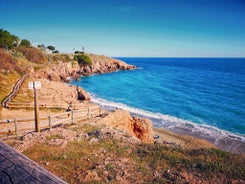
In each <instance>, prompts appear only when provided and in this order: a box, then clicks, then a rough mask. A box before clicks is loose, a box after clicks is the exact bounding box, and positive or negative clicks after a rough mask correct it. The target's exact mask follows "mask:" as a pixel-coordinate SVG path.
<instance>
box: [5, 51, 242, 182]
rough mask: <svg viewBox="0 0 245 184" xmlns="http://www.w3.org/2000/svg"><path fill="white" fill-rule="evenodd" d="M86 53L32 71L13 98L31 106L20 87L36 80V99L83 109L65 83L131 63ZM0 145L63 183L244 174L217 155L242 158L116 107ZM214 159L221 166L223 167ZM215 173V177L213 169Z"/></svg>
mask: <svg viewBox="0 0 245 184" xmlns="http://www.w3.org/2000/svg"><path fill="white" fill-rule="evenodd" d="M90 57H91V59H92V61H93V65H92V66H79V65H78V64H77V63H76V62H74V61H64V60H62V61H56V62H55V63H51V64H49V65H47V66H46V67H43V68H40V69H39V70H37V71H34V70H33V71H32V75H30V78H29V79H28V80H27V81H25V83H24V85H23V86H22V87H21V89H20V93H19V94H18V95H17V96H16V97H15V100H16V101H20V100H21V101H22V102H25V103H33V101H32V98H28V97H30V96H32V95H33V92H32V91H31V90H28V88H27V87H26V86H27V83H28V82H29V81H40V82H41V83H42V90H39V91H38V96H39V100H40V101H41V102H42V103H44V104H53V105H55V104H65V105H66V106H68V105H69V104H70V103H72V104H79V105H82V107H83V108H87V107H88V106H90V105H93V104H92V103H91V102H90V96H89V94H88V93H87V92H86V91H85V90H84V89H82V88H80V87H76V86H72V85H69V83H66V82H67V81H69V80H70V79H71V78H77V77H80V76H87V75H92V74H101V73H109V72H114V71H117V70H131V69H135V68H136V67H135V66H132V65H128V64H126V63H124V62H122V61H119V60H116V59H112V58H108V57H105V56H97V55H92V54H91V55H90ZM65 110H66V109H63V111H64V112H65ZM3 111H4V113H2V116H1V118H2V119H12V118H14V117H16V115H18V116H19V115H22V116H23V115H24V116H25V117H32V116H33V112H32V111H28V110H8V109H4V110H3ZM50 113H54V114H55V112H50V111H48V110H43V111H42V110H41V111H40V114H41V115H47V114H50ZM6 142H7V143H8V144H10V145H12V146H13V147H14V148H15V149H17V150H19V151H20V152H23V153H24V154H25V155H27V156H28V157H30V158H31V159H33V160H34V161H36V162H37V163H39V164H40V165H42V166H43V167H45V168H46V169H48V170H49V171H50V172H52V173H54V174H56V175H57V176H59V177H60V178H62V179H64V180H65V181H67V182H69V183H93V182H102V183H105V182H111V183H147V182H148V183H151V182H152V181H154V182H155V183H224V182H226V183H241V182H243V180H242V179H244V177H241V175H242V174H241V173H242V169H240V168H242V165H240V166H239V169H240V170H241V171H240V170H239V174H240V175H239V176H238V178H236V177H235V178H234V177H233V173H234V172H231V171H230V170H232V169H233V168H234V167H236V166H234V164H230V165H229V164H226V163H223V160H222V159H232V160H233V161H235V162H234V163H235V164H236V163H238V162H242V163H244V159H242V158H241V159H240V158H239V159H237V158H236V156H235V157H233V156H232V155H231V156H229V158H228V157H227V156H226V155H227V153H225V152H222V151H219V150H217V151H216V150H215V146H214V145H212V144H210V143H208V142H207V141H205V140H202V139H197V138H194V137H191V136H185V135H180V134H175V133H173V132H170V131H166V130H164V129H160V128H154V127H152V122H151V121H150V120H149V119H145V118H140V117H137V116H132V115H131V114H130V113H129V112H127V111H123V110H120V109H115V110H113V111H106V113H104V114H100V115H99V116H96V117H92V118H91V119H88V120H85V121H77V122H75V123H74V124H71V125H62V127H57V128H54V129H52V130H51V131H43V132H41V133H40V134H39V133H34V132H33V133H29V134H26V135H23V136H21V137H20V138H19V139H17V140H15V139H9V140H6ZM216 162H219V163H220V164H223V165H224V166H222V167H223V168H219V165H218V164H216ZM213 164H215V165H213ZM225 164H226V165H225ZM236 165H237V164H236ZM229 167H231V168H229ZM219 169H221V170H219ZM222 169H223V170H222ZM216 171H217V172H219V174H216V173H214V172H216ZM212 173H213V174H212ZM223 173H228V174H229V175H226V174H223ZM210 175H213V176H212V177H210Z"/></svg>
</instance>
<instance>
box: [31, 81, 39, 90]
mask: <svg viewBox="0 0 245 184" xmlns="http://www.w3.org/2000/svg"><path fill="white" fill-rule="evenodd" d="M41 87H42V86H41V82H39V81H35V88H36V89H41ZM28 88H29V89H34V86H33V82H29V83H28Z"/></svg>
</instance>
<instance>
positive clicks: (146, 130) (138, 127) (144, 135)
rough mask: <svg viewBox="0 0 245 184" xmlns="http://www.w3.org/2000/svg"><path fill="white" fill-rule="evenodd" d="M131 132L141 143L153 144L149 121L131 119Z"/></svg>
mask: <svg viewBox="0 0 245 184" xmlns="http://www.w3.org/2000/svg"><path fill="white" fill-rule="evenodd" d="M133 120H134V123H133V132H134V134H135V135H136V137H138V138H139V139H140V140H141V141H142V142H145V143H153V138H152V137H151V136H150V135H151V130H152V122H151V121H150V120H149V119H142V118H139V117H133Z"/></svg>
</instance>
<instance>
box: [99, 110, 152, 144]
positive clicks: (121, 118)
mask: <svg viewBox="0 0 245 184" xmlns="http://www.w3.org/2000/svg"><path fill="white" fill-rule="evenodd" d="M99 123H104V124H106V125H108V126H112V127H115V128H117V129H122V130H126V131H127V132H128V133H129V134H131V135H134V136H135V137H137V138H138V139H140V140H141V141H142V142H144V143H153V138H152V136H151V130H152V122H151V121H150V120H148V119H142V118H139V117H132V116H131V115H130V113H129V112H127V111H123V110H115V111H113V112H111V113H109V114H108V116H106V117H105V118H103V119H101V120H100V121H99Z"/></svg>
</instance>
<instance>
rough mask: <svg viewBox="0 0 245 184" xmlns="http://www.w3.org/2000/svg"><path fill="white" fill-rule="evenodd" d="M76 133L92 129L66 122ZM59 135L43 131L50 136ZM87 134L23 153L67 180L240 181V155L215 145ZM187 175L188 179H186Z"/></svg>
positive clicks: (244, 163) (244, 164) (243, 175)
mask: <svg viewBox="0 0 245 184" xmlns="http://www.w3.org/2000/svg"><path fill="white" fill-rule="evenodd" d="M67 128H68V129H69V130H72V131H74V132H76V134H77V135H81V134H85V133H88V132H91V131H92V132H94V131H95V130H98V129H99V128H100V127H98V126H94V125H91V124H85V125H82V126H79V125H72V126H71V127H67ZM57 137H58V138H59V139H60V138H62V136H60V135H53V136H48V137H47V141H48V140H50V139H56V138H57ZM91 139H92V137H89V138H87V139H77V140H75V141H71V142H69V143H68V144H67V147H66V148H65V149H64V148H61V147H59V146H57V145H56V146H54V145H49V144H48V143H47V142H46V143H45V144H35V145H34V146H32V147H30V148H29V149H27V150H26V151H25V152H24V154H26V155H27V156H28V157H30V158H31V159H33V160H35V161H36V162H38V163H40V164H41V165H43V166H44V167H46V168H47V169H48V170H50V171H51V172H53V173H55V174H56V175H57V176H59V177H61V178H63V179H64V180H65V181H67V182H69V183H106V182H110V183H184V182H187V181H188V182H191V183H192V182H194V183H195V182H196V180H198V181H200V180H202V181H209V182H211V183H212V182H214V183H216V182H217V181H219V182H222V181H226V182H228V181H233V180H237V179H243V180H245V157H244V155H243V156H241V155H234V154H230V153H227V152H224V151H221V150H218V149H198V150H190V149H187V150H186V149H183V148H181V147H178V146H177V147H176V146H169V145H160V144H157V145H150V144H130V143H122V142H120V141H115V140H113V139H98V140H97V141H94V142H92V143H91V142H90V140H91ZM188 176H191V178H192V179H191V180H190V179H189V178H188Z"/></svg>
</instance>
